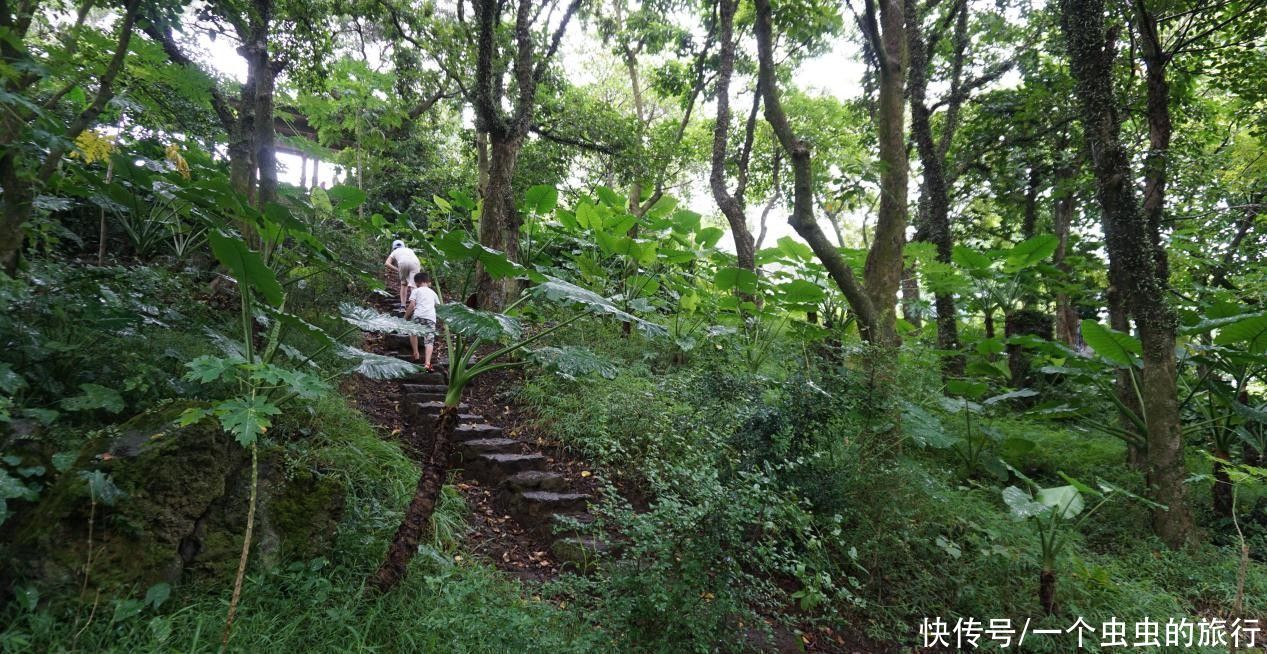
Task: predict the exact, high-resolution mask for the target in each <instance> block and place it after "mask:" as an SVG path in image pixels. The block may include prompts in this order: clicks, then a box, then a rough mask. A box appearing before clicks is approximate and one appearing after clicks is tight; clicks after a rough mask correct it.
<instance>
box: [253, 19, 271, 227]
mask: <svg viewBox="0 0 1267 654" xmlns="http://www.w3.org/2000/svg"><path fill="white" fill-rule="evenodd" d="M255 5H256V11H257V12H258V14H259V23H258V24H257V25H256V26H254V27H253V28H252V37H253V38H252V44H251V50H252V52H251V54H252V55H253V56H254V58H255V97H254V102H255V167H256V169H257V170H258V171H259V172H258V174H259V189H258V193H257V196H256V202H257V206H258V207H259V208H260V209H261V210H262V209H263V208H264V205H266V204H268V203H270V202H276V201H277V135H276V131H275V129H276V128H275V127H274V125H273V90H274V87H275V86H276V75H277V73H276V71H275V70H274V67H273V63H272V60H271V58H270V57H269V54H268V45H269V43H268V39H269V21H270V20H271V19H272V12H273V2H272V0H256V2H255Z"/></svg>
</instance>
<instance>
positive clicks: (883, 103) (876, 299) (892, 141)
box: [862, 0, 909, 346]
mask: <svg viewBox="0 0 1267 654" xmlns="http://www.w3.org/2000/svg"><path fill="white" fill-rule="evenodd" d="M878 3H879V22H878V25H879V29H878V30H876V31H875V36H873V41H874V42H875V44H876V50H877V51H878V52H877V54H878V55H879V56H878V59H879V61H880V95H879V103H878V107H877V112H876V130H877V132H878V137H879V145H880V163H881V171H880V210H879V215H878V217H877V220H876V226H875V237H874V242H873V243H872V245H871V248H870V250H869V251H868V252H867V263H866V267H865V268H864V270H863V274H862V277H863V281H864V285H865V287H866V292H867V295H868V296H870V297H871V304H872V306H873V307H874V308H875V312H876V325H875V328H876V330H877V333H876V334H875V342H877V343H879V344H882V345H888V346H895V345H897V344H898V343H899V339H898V335H897V310H896V307H897V290H898V287H899V286H900V285H901V283H902V249H903V246H904V245H905V244H906V192H907V177H908V166H909V163H908V161H907V154H906V130H905V117H906V111H905V107H904V104H905V92H906V69H907V47H906V28H905V24H904V23H905V16H904V14H903V11H902V5H901V2H900V0H878ZM867 4H868V6H870V5H871V4H872V3H871V2H868V3H867ZM871 13H874V12H871Z"/></svg>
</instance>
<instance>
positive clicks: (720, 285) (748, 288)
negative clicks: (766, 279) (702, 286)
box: [713, 266, 757, 295]
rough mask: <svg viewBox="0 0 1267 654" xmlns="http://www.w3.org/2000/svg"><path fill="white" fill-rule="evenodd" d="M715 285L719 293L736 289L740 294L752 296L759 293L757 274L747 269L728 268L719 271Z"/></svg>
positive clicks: (714, 279) (714, 281)
mask: <svg viewBox="0 0 1267 654" xmlns="http://www.w3.org/2000/svg"><path fill="white" fill-rule="evenodd" d="M713 284H715V285H716V286H717V290H719V291H729V290H731V289H735V290H736V291H738V292H740V293H745V294H748V295H752V294H754V293H756V292H757V273H755V272H753V271H751V270H748V269H746V268H735V267H733V266H732V267H727V268H722V269H721V270H718V271H717V275H716V276H715V277H714V278H713Z"/></svg>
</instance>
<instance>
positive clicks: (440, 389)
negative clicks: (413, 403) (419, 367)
mask: <svg viewBox="0 0 1267 654" xmlns="http://www.w3.org/2000/svg"><path fill="white" fill-rule="evenodd" d="M400 390H402V391H404V392H405V394H406V395H408V394H409V393H439V394H440V395H444V394H445V393H447V392H449V387H448V386H446V385H444V384H401V385H400Z"/></svg>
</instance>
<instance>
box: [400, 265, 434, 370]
mask: <svg viewBox="0 0 1267 654" xmlns="http://www.w3.org/2000/svg"><path fill="white" fill-rule="evenodd" d="M413 282H414V287H415V288H414V290H413V291H412V292H410V293H409V304H407V305H406V306H405V320H416V321H418V322H420V323H422V325H423V327H424V328H426V332H425V333H424V334H423V337H422V341H423V344H424V346H425V350H426V354H425V358H424V357H419V356H418V337H417V336H414V335H410V336H409V345H410V347H412V348H413V351H414V361H418V360H419V359H422V365H423V367H424V368H426V369H427V372H431V353H432V352H434V351H435V343H436V305H437V304H440V296H439V295H437V294H436V292H435V291H433V290H431V275H430V274H428V273H425V272H420V273H417V274H415V275H414V277H413Z"/></svg>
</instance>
